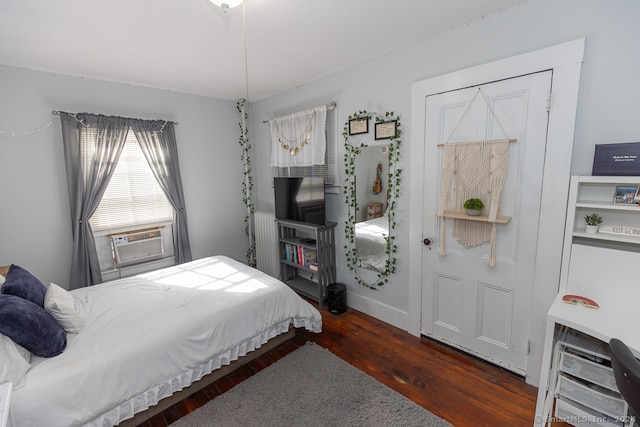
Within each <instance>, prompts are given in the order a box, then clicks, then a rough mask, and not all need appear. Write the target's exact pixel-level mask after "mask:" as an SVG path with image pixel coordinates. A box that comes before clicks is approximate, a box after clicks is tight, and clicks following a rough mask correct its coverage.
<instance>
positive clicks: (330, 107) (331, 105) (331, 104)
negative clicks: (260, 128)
mask: <svg viewBox="0 0 640 427" xmlns="http://www.w3.org/2000/svg"><path fill="white" fill-rule="evenodd" d="M325 106H326V107H327V108H328V109H332V108H336V106H337V104H336V101H332V102H330V103H328V104H325ZM313 108H318V107H313ZM308 109H309V110H311V109H312V108H308ZM262 123H269V120H263V121H262Z"/></svg>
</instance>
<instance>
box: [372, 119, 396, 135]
mask: <svg viewBox="0 0 640 427" xmlns="http://www.w3.org/2000/svg"><path fill="white" fill-rule="evenodd" d="M397 132H398V122H397V121H396V120H392V121H390V122H378V123H376V125H375V132H374V133H375V139H390V138H395V137H396V134H397Z"/></svg>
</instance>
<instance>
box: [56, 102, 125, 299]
mask: <svg viewBox="0 0 640 427" xmlns="http://www.w3.org/2000/svg"><path fill="white" fill-rule="evenodd" d="M60 123H61V127H62V140H63V144H64V157H65V163H66V169H67V186H68V188H69V204H70V207H71V227H72V232H73V253H72V259H71V282H70V284H69V287H70V289H76V288H80V287H83V286H89V285H94V284H97V283H102V275H101V274H100V264H99V262H98V254H97V252H96V244H95V240H94V238H93V231H92V230H91V225H90V224H89V218H91V216H92V215H93V213H94V212H95V210H96V208H97V207H98V204H99V203H100V200H101V199H102V195H103V194H104V192H105V190H106V188H107V184H108V183H109V180H110V179H111V176H112V175H113V171H114V169H115V167H116V165H117V163H118V159H119V158H120V154H121V153H122V149H123V147H124V144H125V141H126V139H127V133H128V131H129V123H128V121H127V119H124V118H121V117H107V116H101V115H93V114H85V113H81V114H69V113H63V112H61V113H60Z"/></svg>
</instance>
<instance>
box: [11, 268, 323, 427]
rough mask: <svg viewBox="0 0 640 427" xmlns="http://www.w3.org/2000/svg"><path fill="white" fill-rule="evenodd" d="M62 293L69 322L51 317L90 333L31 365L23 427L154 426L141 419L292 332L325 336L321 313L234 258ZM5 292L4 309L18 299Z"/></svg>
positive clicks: (21, 387) (17, 400)
mask: <svg viewBox="0 0 640 427" xmlns="http://www.w3.org/2000/svg"><path fill="white" fill-rule="evenodd" d="M8 281H9V277H7V282H8ZM54 286H56V285H55V284H51V285H49V286H48V287H47V298H48V297H49V293H53V289H57V291H56V292H58V293H60V296H61V297H60V298H58V300H59V302H60V304H58V305H59V306H60V307H62V308H64V306H65V303H66V304H67V308H68V310H67V313H66V316H67V318H64V316H62V315H63V314H65V313H62V314H61V313H56V312H55V311H51V313H50V314H51V316H52V317H54V319H56V320H58V321H59V323H60V324H61V325H62V324H64V321H65V320H66V321H68V320H69V318H70V316H71V315H74V316H78V315H81V317H82V319H80V320H83V321H84V324H83V325H82V326H81V328H80V330H79V332H77V333H69V332H66V329H67V327H65V338H66V346H65V348H64V350H63V351H62V352H61V353H60V354H59V355H56V356H53V357H40V356H36V355H33V354H32V355H31V357H30V360H29V365H30V366H29V368H28V370H26V372H25V373H24V375H23V376H22V378H21V379H20V380H19V381H18V382H17V383H16V384H14V390H13V394H12V401H11V412H10V414H11V417H12V418H13V425H15V426H36V425H47V426H51V427H55V426H65V427H68V426H76V425H90V426H113V425H116V424H118V423H121V422H123V421H124V420H129V421H128V422H127V421H124V423H123V424H133V425H135V423H137V422H140V421H143V420H144V419H145V418H148V416H147V417H142V418H141V417H140V414H143V415H144V414H149V413H150V412H153V409H154V408H160V407H162V406H163V402H166V401H167V400H171V397H170V396H171V395H173V394H174V393H176V392H179V391H180V390H183V389H185V388H186V387H189V386H191V388H193V387H196V386H198V384H199V382H200V381H198V380H200V379H201V378H203V377H205V376H206V377H209V376H211V375H213V374H215V373H216V372H217V371H216V370H218V371H221V370H223V369H224V368H225V367H226V366H228V365H229V364H232V363H239V362H241V361H242V359H243V358H247V357H250V355H251V354H253V353H257V352H259V351H260V349H261V348H264V347H265V346H267V345H269V342H272V341H276V342H280V341H279V340H281V337H282V336H285V334H289V335H290V334H291V329H292V328H305V329H307V330H309V331H313V332H320V331H321V328H322V317H321V315H320V313H319V312H318V310H317V309H316V308H315V307H313V306H312V305H311V304H309V303H308V302H306V301H305V300H303V299H302V298H301V297H300V296H298V295H297V294H296V293H295V292H293V291H292V290H291V289H290V288H289V287H288V286H286V285H285V284H283V283H282V282H280V281H279V280H277V279H274V278H273V277H271V276H268V275H266V274H263V273H262V272H260V271H258V270H255V269H253V268H251V267H248V266H246V265H244V264H242V263H240V262H238V261H235V260H233V259H231V258H228V257H224V256H214V257H209V258H204V259H201V260H196V261H192V262H189V263H185V264H182V265H178V266H174V267H169V268H165V269H162V270H158V271H156V272H151V273H146V274H142V275H139V276H135V277H131V278H124V279H120V280H116V281H113V282H108V283H103V284H101V285H96V286H92V287H87V288H82V289H77V290H73V291H71V292H68V291H64V290H62V291H60V289H61V288H60V287H55V288H54ZM4 288H5V285H2V294H3V295H0V299H1V298H3V297H4V298H5V299H6V298H8V297H7V296H6V295H4V294H5V289H4ZM62 297H64V298H66V299H64V298H62ZM70 302H71V303H74V304H76V306H77V307H75V308H71V305H69V304H68V303H70ZM60 307H59V308H60ZM45 309H46V311H49V307H48V306H47V303H46V302H45ZM74 310H75V313H73V312H74ZM63 311H64V310H63ZM0 312H1V307H0ZM61 316H62V317H61ZM73 320H74V318H73V317H71V323H73ZM76 320H77V318H76ZM80 323H82V322H80ZM67 326H68V325H67ZM0 336H2V335H0ZM4 338H5V341H6V337H4ZM0 345H3V343H2V342H0ZM15 345H16V347H18V348H19V349H20V350H21V352H22V354H23V356H24V348H23V347H22V346H20V345H18V344H15ZM0 352H1V349H0ZM0 357H2V355H1V354H0ZM25 357H26V356H25ZM238 359H241V360H238ZM234 361H237V362H234ZM0 363H2V362H0ZM221 368H222V369H221ZM14 372H15V370H14ZM14 380H15V379H14ZM202 381H204V380H202ZM194 382H195V383H194ZM192 384H193V385H192ZM179 393H184V390H183V391H182V392H179ZM163 399H164V400H163ZM158 402H160V404H159V405H156V404H158ZM147 408H151V409H147ZM155 412H158V411H157V410H156V411H155ZM155 412H153V413H155ZM135 414H138V415H137V416H136V418H134V421H133V423H132V422H131V420H130V419H131V418H132V417H133V416H134V415H135Z"/></svg>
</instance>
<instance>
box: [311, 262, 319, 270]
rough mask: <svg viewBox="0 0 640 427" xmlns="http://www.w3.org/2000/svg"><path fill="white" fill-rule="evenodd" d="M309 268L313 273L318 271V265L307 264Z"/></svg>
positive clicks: (313, 263)
mask: <svg viewBox="0 0 640 427" xmlns="http://www.w3.org/2000/svg"><path fill="white" fill-rule="evenodd" d="M309 268H310V269H311V270H313V271H318V263H317V262H312V263H311V264H309Z"/></svg>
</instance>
